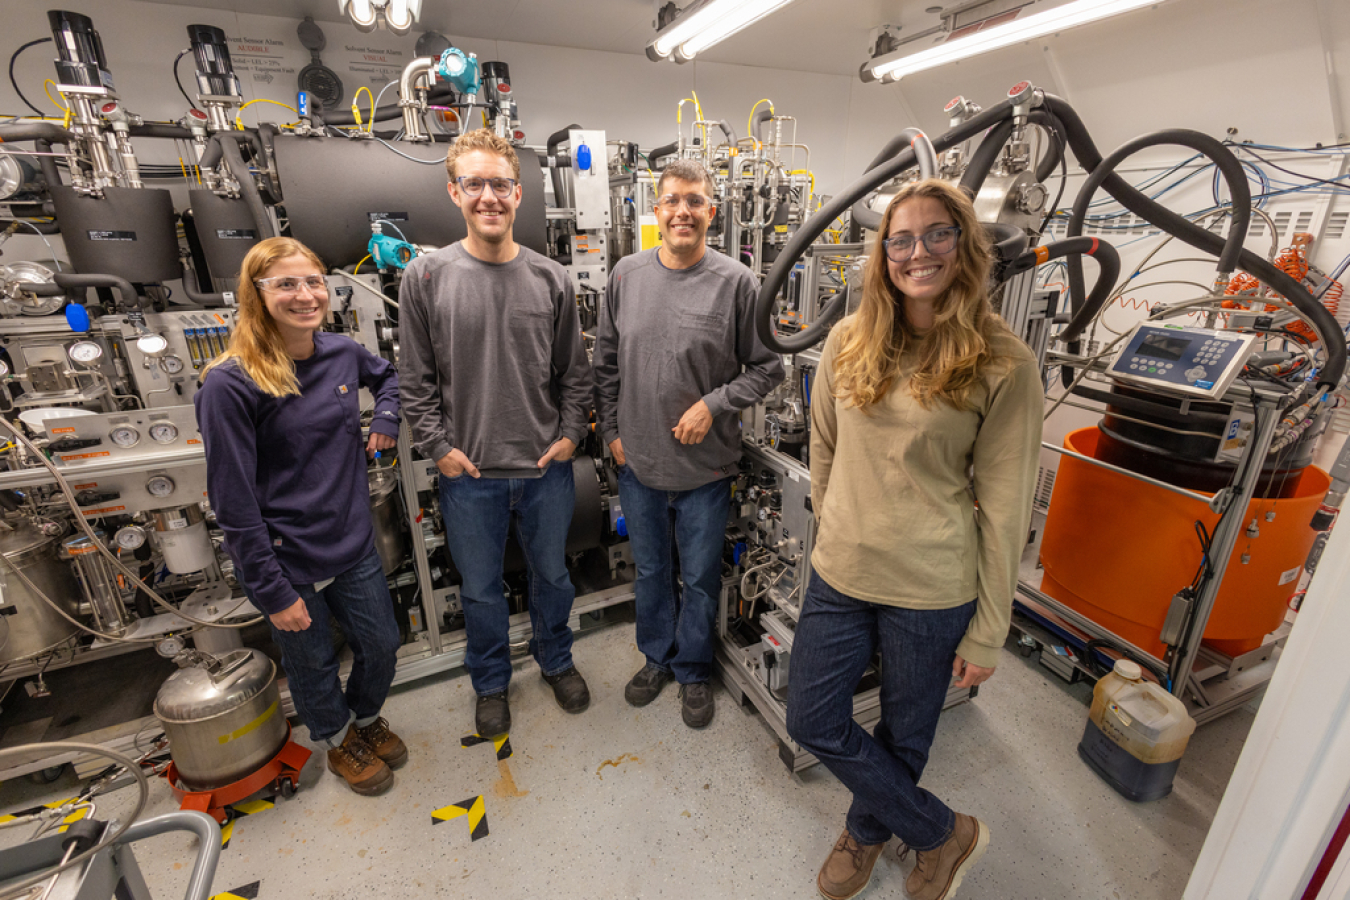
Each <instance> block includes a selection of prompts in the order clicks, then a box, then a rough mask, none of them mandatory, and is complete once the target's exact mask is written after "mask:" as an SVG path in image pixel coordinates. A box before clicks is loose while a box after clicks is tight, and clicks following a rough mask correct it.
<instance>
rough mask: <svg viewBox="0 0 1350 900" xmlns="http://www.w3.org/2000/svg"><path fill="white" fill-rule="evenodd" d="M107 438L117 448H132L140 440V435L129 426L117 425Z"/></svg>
mask: <svg viewBox="0 0 1350 900" xmlns="http://www.w3.org/2000/svg"><path fill="white" fill-rule="evenodd" d="M108 437H109V438H111V439H112V442H113V443H114V444H116V445H117V446H119V447H134V446H136V444H137V443H139V442H140V440H141V433H140V432H139V431H137V430H136V429H135V428H132V427H131V426H130V425H118V426H117V427H116V428H114V429H113V430H112V431H111V432H109V433H108Z"/></svg>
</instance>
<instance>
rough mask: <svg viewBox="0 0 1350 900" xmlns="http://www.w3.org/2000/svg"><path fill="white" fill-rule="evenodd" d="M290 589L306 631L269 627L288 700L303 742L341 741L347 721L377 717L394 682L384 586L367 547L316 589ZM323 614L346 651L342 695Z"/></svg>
mask: <svg viewBox="0 0 1350 900" xmlns="http://www.w3.org/2000/svg"><path fill="white" fill-rule="evenodd" d="M296 590H297V593H298V594H299V596H300V599H302V600H304V601H305V609H306V610H308V611H309V627H308V628H306V629H305V630H304V631H281V630H280V629H277V628H275V627H274V628H273V629H272V639H273V640H274V641H276V644H277V646H278V647H280V648H281V664H282V666H284V667H285V669H286V678H287V681H288V683H289V685H290V691H291V699H292V700H293V701H295V711H296V713H297V714H298V715H299V716H300V721H302V722H304V723H305V725H307V726H308V727H309V736H310V738H311V739H312V740H313V741H314V742H315V743H324V742H325V741H327V740H329V739H330V738H331V739H334V740H338V741H341V740H342V738H343V736H344V735H345V734H346V731H347V726H348V725H350V724H351V723H352V721H353V720H357V719H373V718H374V717H375V716H377V715H379V713H380V707H381V706H383V705H384V699H385V697H387V696H389V685H390V684H392V683H393V681H394V663H395V658H394V654H395V653H396V652H397V651H398V646H399V636H398V623H397V622H395V621H394V602H393V600H392V599H391V598H390V596H389V583H388V582H387V581H386V580H385V578H384V567H383V566H382V565H381V563H380V555H379V554H378V553H376V552H375V548H374V546H373V545H372V546H371V548H370V553H368V554H367V555H366V557H365V558H364V559H362V560H361V561H360V562H359V563H357V564H356V565H354V566H352V567H351V568H350V569H348V570H347V571H345V572H343V573H342V574H341V575H339V576H337V578H334V579H333V582H332V583H331V584H329V585H328V586H327V587H325V588H324V589H323V590H321V591H315V590H314V586H313V585H312V584H310V585H303V586H301V587H298V588H297V589H296ZM330 617H331V618H332V619H337V623H338V625H339V626H341V628H342V633H343V634H345V635H346V636H347V645H348V646H350V647H351V648H352V671H351V675H350V676H349V677H348V678H347V691H346V693H345V694H344V693H343V690H342V683H341V681H340V680H339V679H338V657H337V649H336V648H335V647H334V646H333V632H332V629H331V626H330V624H329V621H330Z"/></svg>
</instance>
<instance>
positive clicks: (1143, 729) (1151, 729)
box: [1078, 659, 1195, 801]
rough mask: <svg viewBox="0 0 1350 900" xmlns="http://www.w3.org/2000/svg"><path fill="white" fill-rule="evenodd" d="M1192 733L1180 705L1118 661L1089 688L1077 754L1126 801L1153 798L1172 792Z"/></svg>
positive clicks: (1135, 669) (1192, 726) (1189, 720)
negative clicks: (1085, 720) (1089, 699)
mask: <svg viewBox="0 0 1350 900" xmlns="http://www.w3.org/2000/svg"><path fill="white" fill-rule="evenodd" d="M1194 731H1195V720H1194V719H1192V718H1191V716H1190V714H1189V713H1187V712H1186V705H1185V704H1184V703H1182V702H1181V701H1180V700H1178V699H1177V698H1176V697H1173V696H1172V695H1171V694H1169V693H1167V691H1165V690H1163V689H1162V688H1161V687H1159V686H1158V685H1156V684H1154V683H1153V682H1151V681H1145V680H1144V678H1143V672H1142V671H1141V670H1140V668H1139V664H1138V663H1135V662H1132V661H1130V660H1128V659H1120V660H1117V661H1116V665H1115V668H1114V669H1113V670H1112V672H1111V673H1110V674H1109V675H1107V676H1105V677H1104V678H1102V679H1101V680H1099V681H1098V682H1097V686H1096V688H1095V689H1094V690H1093V692H1092V710H1091V712H1090V713H1089V714H1088V723H1087V728H1086V729H1085V730H1084V732H1083V740H1082V741H1080V742H1079V744H1078V755H1079V756H1081V757H1082V758H1083V761H1084V762H1086V763H1087V764H1088V765H1089V766H1091V767H1092V769H1093V770H1094V771H1095V772H1096V773H1097V774H1098V775H1100V776H1101V777H1102V778H1103V779H1104V780H1105V781H1106V782H1107V784H1109V785H1111V786H1112V787H1113V788H1115V789H1116V790H1117V791H1118V792H1120V793H1121V794H1123V795H1124V796H1126V797H1128V798H1130V799H1131V800H1139V801H1144V800H1157V799H1158V798H1160V797H1165V796H1167V795H1168V794H1170V793H1171V792H1172V780H1173V778H1174V777H1175V776H1176V772H1177V768H1178V766H1180V765H1181V756H1182V754H1183V753H1185V752H1186V744H1187V743H1188V742H1189V741H1190V739H1191V734H1192V733H1193V732H1194Z"/></svg>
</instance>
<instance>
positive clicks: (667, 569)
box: [619, 466, 732, 684]
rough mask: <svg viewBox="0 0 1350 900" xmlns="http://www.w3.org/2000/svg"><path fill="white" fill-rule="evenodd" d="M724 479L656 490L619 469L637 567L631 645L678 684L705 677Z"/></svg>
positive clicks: (717, 581)
mask: <svg viewBox="0 0 1350 900" xmlns="http://www.w3.org/2000/svg"><path fill="white" fill-rule="evenodd" d="M731 481H732V479H730V478H723V479H719V480H717V481H713V482H710V483H708V484H705V485H703V486H702V487H698V488H694V489H692V490H688V491H658V490H654V489H652V488H649V487H647V486H646V485H645V484H643V483H642V482H641V481H639V480H638V477H637V475H635V474H633V470H632V469H630V468H629V467H628V466H622V467H620V468H619V502H620V503H621V504H622V505H623V515H624V519H625V520H626V521H627V523H628V541H629V545H630V547H631V548H632V551H633V562H634V563H635V564H636V565H637V580H636V582H635V583H634V585H633V593H634V595H635V596H636V600H635V605H636V607H637V645H638V649H639V650H641V651H642V654H643V656H645V657H647V662H648V663H649V664H651V665H653V666H656V667H657V668H659V669H663V670H665V671H668V672H673V673H674V674H675V680H676V681H678V682H679V683H680V684H689V683H691V682H696V681H707V680H708V679H709V678H710V677H711V676H712V661H713V639H714V635H713V631H714V625H715V622H716V619H717V597H718V595H719V594H720V593H721V590H722V545H723V543H724V542H725V540H726V530H727V512H728V510H729V509H730V508H731ZM681 581H683V582H684V589H683V590H681V589H680V582H681Z"/></svg>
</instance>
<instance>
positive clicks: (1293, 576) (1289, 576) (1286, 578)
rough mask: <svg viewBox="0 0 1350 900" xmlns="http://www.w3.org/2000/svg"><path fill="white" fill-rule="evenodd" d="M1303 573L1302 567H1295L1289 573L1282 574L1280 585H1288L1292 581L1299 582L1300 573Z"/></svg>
mask: <svg viewBox="0 0 1350 900" xmlns="http://www.w3.org/2000/svg"><path fill="white" fill-rule="evenodd" d="M1302 571H1303V567H1302V566H1295V567H1294V568H1292V569H1290V570H1289V571H1287V572H1281V573H1280V584H1288V583H1289V582H1291V581H1297V580H1298V573H1299V572H1302Z"/></svg>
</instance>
